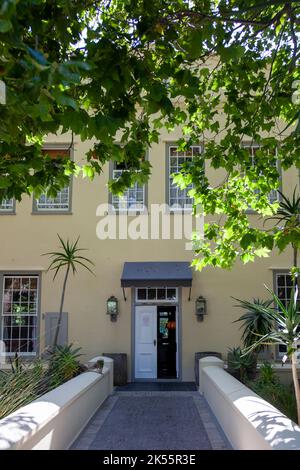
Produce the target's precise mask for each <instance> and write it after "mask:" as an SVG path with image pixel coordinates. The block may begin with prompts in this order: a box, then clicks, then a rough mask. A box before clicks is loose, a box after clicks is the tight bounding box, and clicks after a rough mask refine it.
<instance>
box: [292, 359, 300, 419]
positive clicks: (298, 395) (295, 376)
mask: <svg viewBox="0 0 300 470" xmlns="http://www.w3.org/2000/svg"><path fill="white" fill-rule="evenodd" d="M292 373H293V382H294V388H295V396H296V403H297V416H298V424H300V387H299V380H298V374H297V352H294V353H293V355H292Z"/></svg>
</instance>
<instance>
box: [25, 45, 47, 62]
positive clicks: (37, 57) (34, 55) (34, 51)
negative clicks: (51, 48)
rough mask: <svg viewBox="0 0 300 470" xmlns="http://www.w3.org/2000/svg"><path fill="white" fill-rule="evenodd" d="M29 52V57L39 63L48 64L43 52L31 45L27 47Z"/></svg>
mask: <svg viewBox="0 0 300 470" xmlns="http://www.w3.org/2000/svg"><path fill="white" fill-rule="evenodd" d="M27 49H28V52H29V54H30V55H31V57H32V58H33V59H34V60H35V61H36V62H37V63H38V64H39V65H44V66H46V65H49V62H48V61H47V59H46V58H45V56H44V54H43V53H42V52H41V51H38V50H37V49H32V48H31V47H27Z"/></svg>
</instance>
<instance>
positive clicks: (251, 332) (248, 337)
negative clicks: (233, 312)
mask: <svg viewBox="0 0 300 470" xmlns="http://www.w3.org/2000/svg"><path fill="white" fill-rule="evenodd" d="M235 300H237V301H238V302H239V305H235V307H242V308H243V309H244V310H246V312H245V313H244V314H243V315H241V316H240V317H239V318H238V319H237V320H235V321H234V322H233V323H237V322H242V325H241V327H240V329H243V334H242V338H241V339H242V341H243V344H244V346H245V347H246V348H248V347H250V346H252V344H254V343H255V342H256V341H257V340H258V339H259V338H261V337H262V336H264V335H266V334H268V333H270V332H271V331H273V323H274V322H273V319H272V318H270V316H269V315H268V314H266V313H265V310H264V308H268V307H270V305H271V304H272V300H260V299H253V302H248V301H246V300H239V299H235ZM257 306H261V307H263V309H262V310H259V309H257ZM264 348H265V345H264V344H261V345H259V346H258V347H257V349H256V350H255V351H254V352H255V353H259V352H260V351H263V349H264Z"/></svg>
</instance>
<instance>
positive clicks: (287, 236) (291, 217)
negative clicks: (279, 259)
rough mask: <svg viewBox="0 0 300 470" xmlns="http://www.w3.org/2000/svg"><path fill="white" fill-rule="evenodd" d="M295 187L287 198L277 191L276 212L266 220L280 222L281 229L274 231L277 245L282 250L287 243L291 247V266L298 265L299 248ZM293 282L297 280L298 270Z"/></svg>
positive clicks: (298, 206)
mask: <svg viewBox="0 0 300 470" xmlns="http://www.w3.org/2000/svg"><path fill="white" fill-rule="evenodd" d="M296 191H297V187H295V189H294V192H293V196H292V198H288V197H287V196H285V195H284V194H283V193H282V192H281V191H278V192H279V194H280V196H281V200H280V202H279V208H278V210H277V213H276V214H275V215H274V216H272V217H268V218H267V219H266V221H267V220H276V221H277V223H276V225H275V226H276V227H277V226H278V225H279V224H282V227H281V230H278V231H277V233H276V237H277V245H278V247H279V248H280V249H281V250H283V249H284V248H285V247H286V246H287V245H288V244H289V243H290V244H291V246H292V249H293V266H294V268H295V269H297V267H298V253H299V250H300V195H299V194H297V193H296ZM296 274H297V275H296V276H295V282H296V283H297V282H298V272H297V273H296Z"/></svg>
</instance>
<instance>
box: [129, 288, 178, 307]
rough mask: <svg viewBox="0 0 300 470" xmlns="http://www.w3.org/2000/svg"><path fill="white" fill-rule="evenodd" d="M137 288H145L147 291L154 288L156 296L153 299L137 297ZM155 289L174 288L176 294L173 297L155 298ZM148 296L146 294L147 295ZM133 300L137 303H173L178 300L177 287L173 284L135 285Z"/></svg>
mask: <svg viewBox="0 0 300 470" xmlns="http://www.w3.org/2000/svg"><path fill="white" fill-rule="evenodd" d="M139 289H146V290H147V291H148V290H149V289H156V297H155V299H148V298H147V299H139V298H138V290H139ZM157 289H165V290H166V291H167V289H175V292H176V296H175V298H173V299H167V298H166V299H158V298H157ZM147 297H148V295H147ZM135 302H136V303H137V304H141V303H143V304H145V303H147V304H150V303H168V304H174V303H177V302H178V287H173V286H159V287H158V286H154V287H151V286H145V287H136V288H135Z"/></svg>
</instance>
